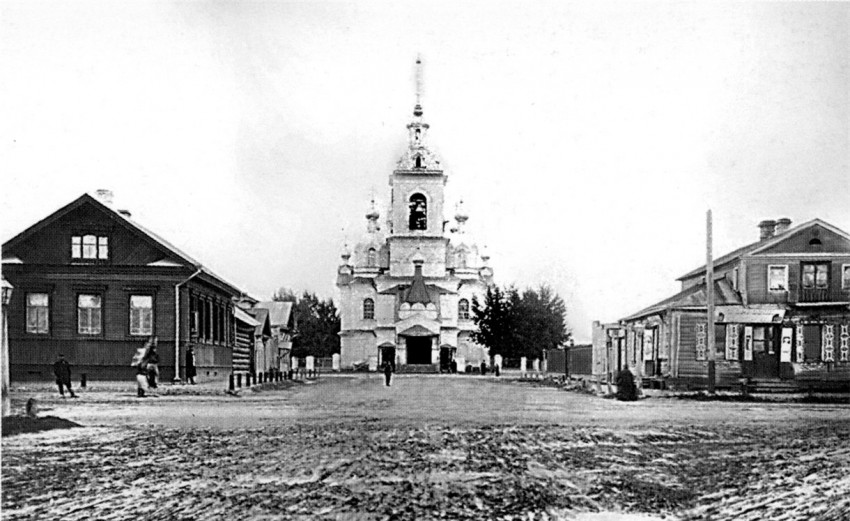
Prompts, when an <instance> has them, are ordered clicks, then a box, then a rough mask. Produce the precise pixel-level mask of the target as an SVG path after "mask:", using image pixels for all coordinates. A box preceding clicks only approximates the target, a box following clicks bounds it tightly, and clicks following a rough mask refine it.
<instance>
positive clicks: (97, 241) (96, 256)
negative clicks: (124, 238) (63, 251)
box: [71, 234, 109, 260]
mask: <svg viewBox="0 0 850 521" xmlns="http://www.w3.org/2000/svg"><path fill="white" fill-rule="evenodd" d="M71 258H72V259H91V260H107V259H109V237H106V236H104V235H91V234H87V235H74V236H72V237H71Z"/></svg>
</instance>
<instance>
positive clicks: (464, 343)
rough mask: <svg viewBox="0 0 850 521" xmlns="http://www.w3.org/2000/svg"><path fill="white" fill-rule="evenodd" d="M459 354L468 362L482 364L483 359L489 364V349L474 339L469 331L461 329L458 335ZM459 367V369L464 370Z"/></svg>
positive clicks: (459, 356)
mask: <svg viewBox="0 0 850 521" xmlns="http://www.w3.org/2000/svg"><path fill="white" fill-rule="evenodd" d="M457 342H458V346H457V354H456V356H457V357H458V358H463V359H464V360H465V361H466V363H467V364H471V365H474V366H477V365H481V362H482V360H484V361H487V363H488V364H489V363H490V362H489V360H488V358H489V357H488V356H487V349H486V348H484V347H482V346H480V345H478V344H476V343H475V342H473V341H472V338H471V334H470V332H468V331H461V332H460V333H458V337H457ZM462 370H463V369H462V368H460V367H459V368H458V371H462Z"/></svg>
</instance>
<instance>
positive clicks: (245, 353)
mask: <svg viewBox="0 0 850 521" xmlns="http://www.w3.org/2000/svg"><path fill="white" fill-rule="evenodd" d="M235 327H236V332H235V342H234V344H233V372H234V373H247V372H249V371H251V369H252V363H251V348H252V347H253V345H254V328H253V327H252V326H247V325H244V324H242V323H241V322H238V321H237V322H236V323H235Z"/></svg>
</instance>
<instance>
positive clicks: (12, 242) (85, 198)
mask: <svg viewBox="0 0 850 521" xmlns="http://www.w3.org/2000/svg"><path fill="white" fill-rule="evenodd" d="M84 204H91V205H93V206H95V207H96V208H99V209H100V210H102V211H104V212H106V214H107V215H109V217H110V218H112V219H113V220H115V221H116V222H118V223H119V224H122V225H123V226H125V227H127V228H129V229H131V230H134V231H136V232H139V233H141V234H143V236H145V237H147V238H148V239H149V240H151V241H153V242H154V243H156V245H158V246H159V247H161V248H162V249H164V250H166V251H167V252H169V253H170V254H171V255H173V256H175V257H177V258H179V259H180V260H181V261H183V262H184V263H185V264H188V265H190V266H191V267H193V268H194V269H195V270H199V271H200V272H201V273H204V274H206V275H207V276H208V277H209V278H211V279H213V280H214V281H215V282H217V283H219V284H220V285H222V286H224V287H225V288H226V289H228V290H229V291H231V292H233V293H235V294H237V295H241V294H242V291H241V290H240V289H239V288H237V287H236V286H234V285H233V284H231V283H229V282H227V281H226V280H225V279H224V278H222V277H220V276H219V275H216V274H215V273H214V272H212V271H211V270H210V269H209V268H207V267H205V266H204V265H203V264H201V263H200V261H198V260H196V259H194V258H193V257H191V256H190V255H188V254H187V253H185V252H184V251H183V250H181V249H179V248H177V247H176V246H174V245H173V244H171V243H170V242H168V241H167V240H165V239H164V238H162V237H161V236H159V235H157V234H156V233H155V232H153V231H151V230H149V229H147V228H145V227H144V226H142V225H141V224H139V223H137V222H136V221H134V220H133V219H131V218H130V217H128V216H127V215H124V214H122V213H121V212H119V211H118V210H116V209H115V208H113V207H111V206H109V205H107V204H104V203H103V202H102V201H100V200H99V199H98V198H97V197H94V196H92V195H91V194H88V193H85V194H83V195H81V196H80V197H78V198H77V199H75V200H73V201H71V202H70V203H68V204H67V205H65V206H63V207H62V208H60V209H59V210H56V211H55V212H53V213H52V214H50V215H48V216H47V217H45V218H44V219H42V220H41V221H39V222H37V223H35V224H33V225H32V226H30V227H29V228H27V229H26V230H24V231H22V232H21V233H19V234H18V235H16V236H14V237H12V238H11V239H9V240H8V241H6V242H5V243H4V244H3V250H8V249H10V248H13V247H15V246H16V245H17V244H19V243H20V242H22V241H24V240H25V239H27V238H28V237H30V236H32V235H33V234H34V233H36V232H38V231H40V230H42V229H44V228H46V227H47V226H49V225H51V224H52V223H54V222H56V221H57V220H59V219H60V218H62V217H64V216H65V215H67V214H68V213H70V212H72V211H73V210H76V209H77V208H79V207H81V206H83V205H84ZM153 265H157V266H169V265H171V266H174V265H175V264H174V263H171V262H169V261H168V260H164V261H162V260H161V261H157V262H156V263H154V264H153Z"/></svg>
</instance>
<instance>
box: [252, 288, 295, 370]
mask: <svg viewBox="0 0 850 521" xmlns="http://www.w3.org/2000/svg"><path fill="white" fill-rule="evenodd" d="M256 307H258V308H265V309H267V310H268V311H269V324H270V325H271V334H272V339H273V342H272V344H273V345H274V348H275V350H276V352H275V355H276V357H277V358H276V365H275V368H276V369H278V370H280V371H288V370H289V367H290V355H291V353H292V333H293V331H294V329H295V327H294V326H295V324H294V317H293V313H292V302H280V301H274V300H272V301H266V302H259V303H257V305H256Z"/></svg>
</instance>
